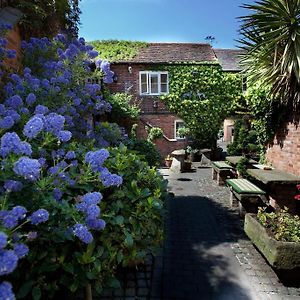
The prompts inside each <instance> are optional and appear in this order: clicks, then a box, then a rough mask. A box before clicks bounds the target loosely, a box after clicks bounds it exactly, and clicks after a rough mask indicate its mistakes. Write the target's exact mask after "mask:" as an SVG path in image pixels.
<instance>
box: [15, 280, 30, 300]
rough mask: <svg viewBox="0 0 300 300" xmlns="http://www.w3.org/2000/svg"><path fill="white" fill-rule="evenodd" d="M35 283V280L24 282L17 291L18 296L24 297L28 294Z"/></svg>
mask: <svg viewBox="0 0 300 300" xmlns="http://www.w3.org/2000/svg"><path fill="white" fill-rule="evenodd" d="M33 284H34V281H33V280H30V281H26V282H25V283H23V284H22V285H21V287H20V289H19V291H18V293H17V298H24V297H25V296H27V295H28V293H29V292H30V291H31V288H32V286H33Z"/></svg>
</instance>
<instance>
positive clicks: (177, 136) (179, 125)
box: [174, 120, 186, 140]
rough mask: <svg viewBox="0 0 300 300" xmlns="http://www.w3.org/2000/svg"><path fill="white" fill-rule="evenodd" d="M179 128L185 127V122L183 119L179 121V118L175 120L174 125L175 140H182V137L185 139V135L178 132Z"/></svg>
mask: <svg viewBox="0 0 300 300" xmlns="http://www.w3.org/2000/svg"><path fill="white" fill-rule="evenodd" d="M180 128H185V124H184V122H183V121H181V120H176V121H175V126H174V129H175V130H174V131H175V132H174V136H175V139H176V140H183V139H185V138H186V137H185V136H182V135H181V134H180V130H178V129H180Z"/></svg>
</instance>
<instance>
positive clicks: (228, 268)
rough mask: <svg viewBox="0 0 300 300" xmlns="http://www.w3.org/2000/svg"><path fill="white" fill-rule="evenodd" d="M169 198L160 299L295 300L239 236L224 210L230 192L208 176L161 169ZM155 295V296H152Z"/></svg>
mask: <svg viewBox="0 0 300 300" xmlns="http://www.w3.org/2000/svg"><path fill="white" fill-rule="evenodd" d="M161 174H162V175H164V177H165V178H167V179H168V180H169V191H170V192H172V193H174V198H173V199H170V200H169V201H168V205H167V208H168V209H167V211H168V213H167V216H166V222H165V227H166V228H165V232H166V239H165V243H164V249H163V257H162V258H163V269H162V284H161V296H160V297H161V298H160V299H191V300H192V299H193V300H197V299H216V300H217V299H249V300H252V299H253V300H263V299H300V288H299V287H286V286H284V285H283V284H282V283H281V281H280V279H279V278H278V277H277V275H276V273H275V272H274V271H273V269H272V268H271V267H270V266H269V265H268V264H267V262H266V261H265V260H264V258H263V257H262V256H261V255H260V253H259V252H258V251H257V250H256V248H255V247H254V246H253V245H252V243H251V241H250V240H249V239H248V238H247V237H246V235H245V234H244V232H243V221H242V220H241V219H240V217H239V215H238V212H237V211H236V210H235V209H232V208H231V207H230V204H229V196H230V191H229V189H228V188H227V187H219V186H217V184H216V183H215V182H214V181H213V180H211V177H210V175H211V170H210V169H209V168H201V167H200V165H199V164H197V163H194V172H192V173H184V174H174V173H172V172H169V171H168V169H162V170H161ZM156 294H157V290H156Z"/></svg>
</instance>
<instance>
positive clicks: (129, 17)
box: [79, 0, 254, 48]
mask: <svg viewBox="0 0 300 300" xmlns="http://www.w3.org/2000/svg"><path fill="white" fill-rule="evenodd" d="M251 2H254V0H82V1H81V6H80V7H81V10H82V15H81V23H82V24H81V26H80V30H79V35H80V36H83V37H84V38H86V40H87V41H91V40H95V39H98V40H102V39H105V40H107V39H119V40H132V41H137V40H139V41H147V42H205V37H206V36H214V37H215V39H216V42H215V43H214V44H213V45H214V47H216V48H234V47H236V46H237V43H236V42H235V39H237V38H238V28H239V21H238V20H237V19H236V18H237V17H238V16H241V15H245V14H247V11H246V10H245V9H242V8H240V5H241V4H243V3H251Z"/></svg>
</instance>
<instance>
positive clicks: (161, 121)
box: [137, 114, 187, 157]
mask: <svg viewBox="0 0 300 300" xmlns="http://www.w3.org/2000/svg"><path fill="white" fill-rule="evenodd" d="M175 120H179V118H178V117H176V116H175V115H172V114H149V115H142V116H141V120H140V121H139V124H138V125H139V126H138V130H137V135H138V137H139V138H146V137H147V132H146V130H145V126H146V124H149V125H152V126H153V127H160V128H161V129H162V130H163V133H164V137H163V138H160V139H158V140H156V141H155V144H156V146H157V149H158V150H159V152H160V154H161V155H162V157H165V156H167V155H168V154H170V153H171V152H172V151H174V150H177V149H183V148H185V147H186V146H187V140H186V139H183V140H176V139H175V138H174V131H175V128H174V125H175Z"/></svg>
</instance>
